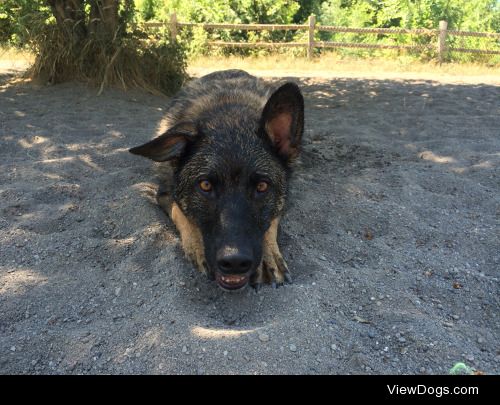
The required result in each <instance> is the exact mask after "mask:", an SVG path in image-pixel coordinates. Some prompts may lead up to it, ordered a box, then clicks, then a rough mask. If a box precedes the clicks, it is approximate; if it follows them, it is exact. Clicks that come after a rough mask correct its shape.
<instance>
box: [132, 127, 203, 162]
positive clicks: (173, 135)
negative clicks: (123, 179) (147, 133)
mask: <svg viewBox="0 0 500 405" xmlns="http://www.w3.org/2000/svg"><path fill="white" fill-rule="evenodd" d="M197 135H198V134H197V129H196V126H195V125H194V124H193V123H191V122H181V123H179V124H177V125H175V126H173V127H172V128H170V129H169V130H168V131H167V132H165V133H164V134H162V135H160V136H159V137H157V138H155V139H153V140H152V141H150V142H147V143H145V144H144V145H141V146H136V147H135V148H132V149H129V152H130V153H133V154H134V155H141V156H144V157H147V158H149V159H151V160H154V161H156V162H164V161H166V160H171V159H175V158H178V157H180V156H181V155H182V154H183V153H184V150H185V149H186V146H187V144H188V143H189V142H191V141H193V140H195V139H196V137H197Z"/></svg>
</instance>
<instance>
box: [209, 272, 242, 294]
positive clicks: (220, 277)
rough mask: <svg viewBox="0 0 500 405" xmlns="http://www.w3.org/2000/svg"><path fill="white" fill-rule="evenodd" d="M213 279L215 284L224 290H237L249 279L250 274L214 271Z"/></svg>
mask: <svg viewBox="0 0 500 405" xmlns="http://www.w3.org/2000/svg"><path fill="white" fill-rule="evenodd" d="M215 280H216V281H217V284H218V285H219V286H220V287H221V288H223V289H224V290H230V291H234V290H239V289H241V288H243V287H245V286H246V285H247V284H248V282H249V281H250V276H249V274H248V273H246V274H222V273H221V272H219V271H216V272H215Z"/></svg>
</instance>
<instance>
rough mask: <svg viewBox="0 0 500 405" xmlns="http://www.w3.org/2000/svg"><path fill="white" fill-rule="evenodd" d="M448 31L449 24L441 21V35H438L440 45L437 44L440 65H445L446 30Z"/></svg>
mask: <svg viewBox="0 0 500 405" xmlns="http://www.w3.org/2000/svg"><path fill="white" fill-rule="evenodd" d="M447 29H448V22H446V21H439V35H438V43H437V47H438V49H437V51H438V60H439V64H441V63H443V60H444V54H445V52H446V30H447Z"/></svg>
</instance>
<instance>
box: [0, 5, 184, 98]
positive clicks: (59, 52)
mask: <svg viewBox="0 0 500 405" xmlns="http://www.w3.org/2000/svg"><path fill="white" fill-rule="evenodd" d="M150 3H151V4H153V3H152V2H150ZM50 4H51V1H50V0H47V1H42V0H6V1H4V2H3V3H1V4H0V27H1V33H2V34H1V35H2V36H1V40H2V42H3V44H5V43H7V44H10V45H14V46H23V47H27V48H28V49H30V50H32V51H33V53H34V54H35V55H36V58H35V62H34V64H33V66H32V67H31V68H30V74H31V76H32V77H35V78H37V79H39V80H41V81H43V82H52V83H58V82H63V81H68V80H84V81H86V82H89V83H92V84H95V85H97V86H99V87H100V89H101V90H102V89H103V88H104V87H106V86H115V85H120V86H122V87H124V88H129V87H141V88H144V89H147V90H149V91H152V92H163V93H167V94H169V93H173V92H175V91H176V90H177V89H178V88H179V87H180V86H181V85H182V83H183V82H184V80H185V79H186V78H187V75H186V58H185V51H184V48H183V47H182V46H181V45H179V44H171V43H169V38H170V37H169V36H168V35H166V33H161V34H162V35H156V36H155V35H151V34H150V33H149V32H146V31H144V30H142V29H140V27H138V26H137V25H135V22H136V21H137V20H139V19H140V18H137V14H136V10H135V6H134V1H133V0H121V1H120V2H119V4H118V6H117V4H116V3H114V2H113V1H111V0H100V1H95V0H82V1H81V2H75V1H65V0H63V1H62V5H63V7H54V8H52V7H49V6H48V5H50ZM52 4H54V2H52ZM151 4H150V5H145V7H144V10H146V11H148V7H149V11H151V10H152V8H151ZM153 5H154V4H153ZM145 15H146V16H147V13H145Z"/></svg>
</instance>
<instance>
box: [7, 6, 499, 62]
mask: <svg viewBox="0 0 500 405" xmlns="http://www.w3.org/2000/svg"><path fill="white" fill-rule="evenodd" d="M48 1H49V0H45V1H44V0H3V1H2V0H0V44H5V43H7V44H10V45H15V46H25V45H27V44H29V43H30V38H32V37H33V29H34V27H38V26H39V25H38V23H37V22H38V21H40V20H43V21H44V24H45V25H47V24H48V25H50V24H54V23H55V19H54V17H53V16H52V13H51V9H50V7H48V6H47V2H48ZM83 1H84V2H85V3H86V4H90V3H92V2H91V1H90V0H83ZM100 1H104V0H100ZM94 2H95V1H94ZM120 4H121V18H122V20H123V21H124V22H127V23H131V22H139V23H140V22H144V21H150V20H154V21H167V22H168V21H169V19H170V16H171V14H172V13H174V12H175V13H176V15H177V20H178V21H181V22H182V21H185V22H198V23H234V24H238V23H244V24H246V23H263V24H293V23H299V24H303V23H306V22H307V18H308V17H309V15H310V14H311V13H314V14H315V15H316V16H317V22H318V24H321V25H335V26H348V27H384V28H392V27H394V28H396V27H397V28H399V27H401V28H410V29H412V28H429V29H436V28H437V27H438V26H439V21H440V20H446V21H447V22H448V28H449V29H452V30H453V29H457V30H466V31H485V32H500V1H498V0H474V1H463V0H191V1H184V0H121V1H120ZM134 5H135V10H134V7H132V6H134ZM160 31H161V30H157V31H156V33H153V35H157V34H158V33H159V32H160ZM149 32H150V33H152V32H153V31H152V30H150V31H149ZM124 33H125V32H124ZM127 35H131V31H130V30H129V31H128V34H127ZM165 35H167V36H168V33H165ZM306 38H307V33H306V32H304V31H282V30H277V31H271V32H269V31H235V30H215V29H213V30H207V31H205V30H202V29H199V28H183V29H180V30H179V31H178V42H179V43H180V44H182V46H183V47H184V49H185V50H186V52H188V54H189V55H190V56H193V55H196V54H204V53H209V52H210V53H221V54H227V53H236V54H253V55H259V54H262V53H267V52H268V51H265V50H257V49H230V48H225V49H221V48H209V47H208V46H207V42H209V41H232V42H238V41H241V42H263V41H269V42H286V41H297V42H299V41H304V40H305V39H306ZM317 39H319V40H324V41H338V42H360V43H377V44H390V45H399V44H407V45H414V44H421V45H430V46H433V45H435V41H436V38H435V36H428V37H423V36H410V35H392V34H391V35H373V34H342V33H327V32H322V33H321V34H317ZM447 44H448V45H449V46H450V47H461V48H484V49H486V48H488V49H498V47H499V44H500V41H499V40H497V39H492V38H475V37H458V36H449V37H448V41H447ZM297 51H299V50H297V49H289V50H288V52H289V53H295V52H297ZM340 52H341V53H346V54H353V53H355V54H361V55H362V54H366V53H368V54H371V55H373V54H377V53H381V52H383V53H384V54H385V53H387V54H397V52H395V51H387V52H386V51H378V50H373V51H372V50H362V51H360V50H353V49H344V48H342V49H341V50H340ZM428 57H434V53H433V51H431V52H430V53H429V54H428ZM450 57H451V58H453V59H459V60H479V61H486V60H499V59H500V58H499V57H491V56H485V55H477V54H458V53H455V54H453V53H452V54H451V55H450Z"/></svg>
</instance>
